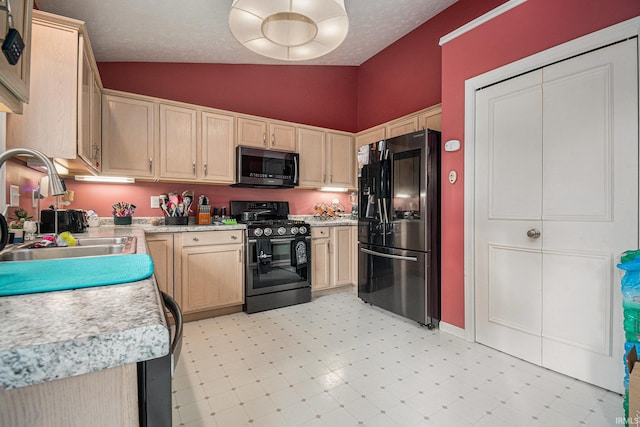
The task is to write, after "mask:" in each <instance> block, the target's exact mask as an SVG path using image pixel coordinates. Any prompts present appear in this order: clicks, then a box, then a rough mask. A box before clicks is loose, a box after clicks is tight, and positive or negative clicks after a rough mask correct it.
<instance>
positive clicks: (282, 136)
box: [269, 123, 296, 151]
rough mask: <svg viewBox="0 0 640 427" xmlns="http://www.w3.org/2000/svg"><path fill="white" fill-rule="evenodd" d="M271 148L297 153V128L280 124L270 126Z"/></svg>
mask: <svg viewBox="0 0 640 427" xmlns="http://www.w3.org/2000/svg"><path fill="white" fill-rule="evenodd" d="M269 135H270V136H269V138H270V140H269V148H272V149H274V150H283V151H296V128H295V127H293V126H287V125H283V124H279V123H270V124H269Z"/></svg>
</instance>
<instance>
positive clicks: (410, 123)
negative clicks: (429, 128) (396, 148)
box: [387, 117, 418, 138]
mask: <svg viewBox="0 0 640 427" xmlns="http://www.w3.org/2000/svg"><path fill="white" fill-rule="evenodd" d="M417 130H418V118H417V117H410V118H407V119H404V120H401V121H398V122H395V123H391V124H390V125H389V126H387V138H392V137H394V136H398V135H404V134H407V133H411V132H415V131H417Z"/></svg>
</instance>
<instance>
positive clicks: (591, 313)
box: [542, 40, 638, 391]
mask: <svg viewBox="0 0 640 427" xmlns="http://www.w3.org/2000/svg"><path fill="white" fill-rule="evenodd" d="M636 52H637V47H636V40H629V41H626V42H624V43H619V44H616V45H613V46H610V47H608V48H606V49H600V50H597V51H594V52H592V53H589V54H587V55H581V56H578V57H576V58H573V59H570V60H567V61H563V62H561V63H558V64H555V65H552V66H549V67H546V68H545V69H544V77H543V81H544V83H543V93H544V95H543V123H544V126H543V127H544V130H543V141H544V142H543V150H542V151H543V174H542V176H543V186H542V188H543V190H542V194H543V199H542V200H543V201H542V220H543V224H544V226H543V227H544V233H543V235H542V239H543V255H542V266H543V268H542V270H543V274H542V283H543V287H542V307H543V311H542V337H543V341H542V364H543V366H545V367H548V368H550V369H553V370H555V371H560V372H563V373H565V374H567V375H570V376H572V377H575V378H578V379H581V380H584V381H587V382H590V383H593V384H596V385H599V386H601V387H604V388H607V389H609V390H617V391H620V390H621V389H622V378H623V376H624V368H623V364H622V357H623V353H624V349H623V343H624V337H623V329H622V308H621V304H622V302H621V293H620V285H619V277H618V275H617V274H616V272H615V261H616V256H617V255H619V254H620V253H621V252H623V251H624V250H626V249H633V248H637V247H638V240H637V236H638V125H637V121H638V110H637V108H638V99H637V93H638V87H637V82H638V76H637V69H636V68H637V65H636V64H637V56H636Z"/></svg>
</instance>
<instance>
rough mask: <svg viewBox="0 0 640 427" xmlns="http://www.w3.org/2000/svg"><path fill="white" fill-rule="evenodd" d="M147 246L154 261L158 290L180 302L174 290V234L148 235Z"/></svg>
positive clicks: (154, 273)
mask: <svg viewBox="0 0 640 427" xmlns="http://www.w3.org/2000/svg"><path fill="white" fill-rule="evenodd" d="M147 246H148V248H149V255H151V258H152V259H153V275H154V276H155V278H156V282H157V284H158V288H159V289H160V290H161V291H163V292H165V293H167V294H169V295H170V296H171V298H174V299H177V300H179V298H177V295H175V292H174V288H173V283H174V278H173V234H155V233H154V234H148V235H147ZM178 303H180V301H178Z"/></svg>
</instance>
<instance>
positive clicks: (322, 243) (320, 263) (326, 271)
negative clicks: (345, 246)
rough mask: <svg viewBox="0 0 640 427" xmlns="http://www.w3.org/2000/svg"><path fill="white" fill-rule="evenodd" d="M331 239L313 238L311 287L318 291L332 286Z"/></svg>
mask: <svg viewBox="0 0 640 427" xmlns="http://www.w3.org/2000/svg"><path fill="white" fill-rule="evenodd" d="M329 242H330V239H312V240H311V254H312V257H311V267H312V269H311V289H312V290H314V291H318V290H321V289H327V288H329V287H330V286H331V270H330V268H331V260H330V259H329Z"/></svg>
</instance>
